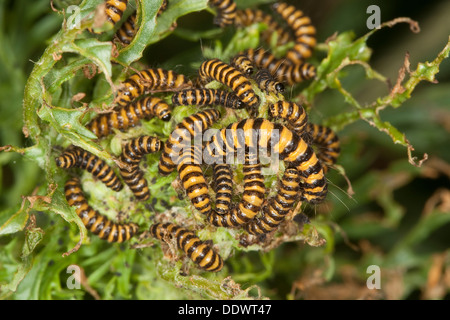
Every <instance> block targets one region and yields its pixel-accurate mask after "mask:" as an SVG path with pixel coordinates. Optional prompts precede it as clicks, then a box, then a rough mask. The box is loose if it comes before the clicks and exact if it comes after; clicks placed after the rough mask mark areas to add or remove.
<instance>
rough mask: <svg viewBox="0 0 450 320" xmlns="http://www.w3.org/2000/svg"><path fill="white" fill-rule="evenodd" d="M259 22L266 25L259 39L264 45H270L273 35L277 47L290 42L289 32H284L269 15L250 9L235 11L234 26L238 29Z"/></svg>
mask: <svg viewBox="0 0 450 320" xmlns="http://www.w3.org/2000/svg"><path fill="white" fill-rule="evenodd" d="M259 22H262V23H265V24H266V25H267V29H266V30H264V31H262V33H261V37H262V38H263V40H264V41H265V42H266V43H270V40H271V38H272V35H273V34H274V33H275V34H276V37H277V41H276V45H277V46H281V45H284V44H286V43H288V42H289V41H290V40H291V35H290V34H289V32H287V31H286V30H284V28H283V27H282V26H280V25H279V24H278V22H276V21H275V20H274V19H273V17H272V16H271V15H269V14H267V13H265V12H264V11H262V10H259V9H250V8H247V9H244V10H237V11H236V20H235V25H236V26H238V27H247V26H250V25H252V24H254V23H259Z"/></svg>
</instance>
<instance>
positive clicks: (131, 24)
mask: <svg viewBox="0 0 450 320" xmlns="http://www.w3.org/2000/svg"><path fill="white" fill-rule="evenodd" d="M137 31H138V26H137V24H136V11H135V12H134V13H132V14H131V15H130V16H129V17H128V19H127V20H126V21H125V22H124V23H123V24H122V26H121V27H120V28H119V29H118V30H117V32H116V37H117V39H119V41H120V42H122V43H123V44H124V45H128V44H130V43H131V41H133V38H134V36H135V35H136V32H137Z"/></svg>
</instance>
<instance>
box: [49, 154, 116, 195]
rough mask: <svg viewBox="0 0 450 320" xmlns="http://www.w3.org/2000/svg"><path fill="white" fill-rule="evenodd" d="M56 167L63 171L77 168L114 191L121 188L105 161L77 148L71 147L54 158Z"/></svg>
mask: <svg viewBox="0 0 450 320" xmlns="http://www.w3.org/2000/svg"><path fill="white" fill-rule="evenodd" d="M56 165H57V166H58V167H60V168H63V169H69V168H72V167H77V168H81V169H83V170H86V171H88V172H90V173H92V175H93V176H94V177H95V178H97V179H99V180H100V181H101V182H103V183H104V184H105V185H106V186H107V187H108V188H111V189H112V190H114V191H120V190H122V188H123V185H122V182H121V181H120V179H119V177H118V176H117V175H116V174H115V173H114V171H113V170H112V168H111V167H110V166H109V165H108V164H107V163H106V162H105V161H103V160H102V159H100V158H99V157H97V156H96V155H93V154H92V153H90V152H88V151H86V150H83V149H81V148H79V147H75V146H73V145H72V146H70V147H69V148H68V149H66V151H64V152H63V153H62V154H61V155H60V156H59V157H58V158H56Z"/></svg>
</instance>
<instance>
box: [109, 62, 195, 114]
mask: <svg viewBox="0 0 450 320" xmlns="http://www.w3.org/2000/svg"><path fill="white" fill-rule="evenodd" d="M192 86H193V85H192V82H191V80H189V79H188V78H187V77H186V76H185V75H183V74H178V73H176V72H174V71H172V70H165V69H161V68H156V69H146V70H143V71H140V72H139V73H136V74H134V75H132V76H131V77H129V78H128V79H127V80H125V81H124V82H123V83H122V84H121V88H120V89H119V92H118V94H117V97H116V102H117V104H118V105H119V106H126V105H128V104H129V103H131V102H132V101H133V100H134V99H136V98H137V97H139V96H140V95H143V94H144V93H146V92H150V91H179V90H183V89H187V88H191V87H192Z"/></svg>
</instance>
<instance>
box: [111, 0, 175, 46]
mask: <svg viewBox="0 0 450 320" xmlns="http://www.w3.org/2000/svg"><path fill="white" fill-rule="evenodd" d="M167 5H168V1H167V0H163V2H162V4H161V7H160V8H159V10H158V13H157V14H156V16H157V17H158V16H159V15H161V13H163V12H164V11H165V10H166V9H167ZM136 18H137V13H136V11H134V12H133V13H132V14H131V15H130V16H129V17H128V19H127V20H126V21H125V22H124V23H123V24H122V26H121V27H120V28H119V30H117V32H116V37H117V39H119V41H120V42H122V44H124V45H128V44H130V43H131V41H133V38H134V36H135V35H136V33H137V31H138V25H137V23H136Z"/></svg>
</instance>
